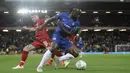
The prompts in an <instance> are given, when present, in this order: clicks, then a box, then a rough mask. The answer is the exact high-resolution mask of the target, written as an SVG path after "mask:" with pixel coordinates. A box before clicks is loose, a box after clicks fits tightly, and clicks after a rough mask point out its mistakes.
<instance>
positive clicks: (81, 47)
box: [77, 37, 85, 57]
mask: <svg viewBox="0 0 130 73" xmlns="http://www.w3.org/2000/svg"><path fill="white" fill-rule="evenodd" d="M84 46H85V42H84V41H83V39H82V37H80V38H79V40H78V41H77V48H78V49H79V50H80V57H82V56H83V49H84Z"/></svg>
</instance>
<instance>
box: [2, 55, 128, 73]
mask: <svg viewBox="0 0 130 73" xmlns="http://www.w3.org/2000/svg"><path fill="white" fill-rule="evenodd" d="M41 58H42V55H29V57H28V59H27V62H26V64H25V67H24V69H19V70H12V67H14V66H16V65H17V64H18V63H19V61H20V55H13V56H4V55H1V56H0V73H37V72H36V68H37V66H38V64H39V62H40V61H41ZM80 59H82V60H84V61H86V63H87V69H86V70H76V68H75V63H76V62H77V61H78V60H80ZM43 70H44V71H43V73H129V72H130V54H126V55H109V54H105V55H84V56H83V58H77V59H73V60H72V61H71V63H70V65H69V66H68V67H67V68H64V67H62V66H60V67H59V69H57V70H55V69H54V67H53V65H51V66H48V67H47V66H44V68H43Z"/></svg>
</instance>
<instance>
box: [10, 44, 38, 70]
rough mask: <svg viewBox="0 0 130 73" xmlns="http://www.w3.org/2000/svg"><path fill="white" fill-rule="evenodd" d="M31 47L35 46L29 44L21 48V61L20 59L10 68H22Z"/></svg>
mask: <svg viewBox="0 0 130 73" xmlns="http://www.w3.org/2000/svg"><path fill="white" fill-rule="evenodd" d="M32 49H35V47H34V46H33V45H31V44H29V45H27V46H25V47H24V49H23V52H22V56H21V61H20V63H19V65H17V66H16V67H13V68H12V69H22V68H24V63H25V61H26V59H27V58H28V53H29V51H30V50H32Z"/></svg>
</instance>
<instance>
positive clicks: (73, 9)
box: [69, 8, 81, 13]
mask: <svg viewBox="0 0 130 73" xmlns="http://www.w3.org/2000/svg"><path fill="white" fill-rule="evenodd" d="M77 10H79V11H80V12H81V9H80V8H71V9H70V11H69V13H71V12H73V11H77Z"/></svg>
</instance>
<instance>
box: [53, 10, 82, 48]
mask: <svg viewBox="0 0 130 73" xmlns="http://www.w3.org/2000/svg"><path fill="white" fill-rule="evenodd" d="M56 18H57V19H59V20H60V22H61V23H63V27H64V28H65V29H66V30H69V31H72V32H73V31H74V32H75V31H76V28H77V27H79V26H80V23H79V21H78V20H77V21H73V19H71V18H70V17H69V13H68V12H62V13H60V14H56ZM68 36H70V35H69V34H67V33H65V32H64V31H63V30H62V29H61V28H60V26H58V27H57V28H56V31H55V32H54V33H53V36H52V41H53V42H55V43H56V46H57V47H62V49H63V50H67V49H69V48H70V47H71V46H72V45H73V43H72V42H70V41H69V40H68V39H67V37H68Z"/></svg>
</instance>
